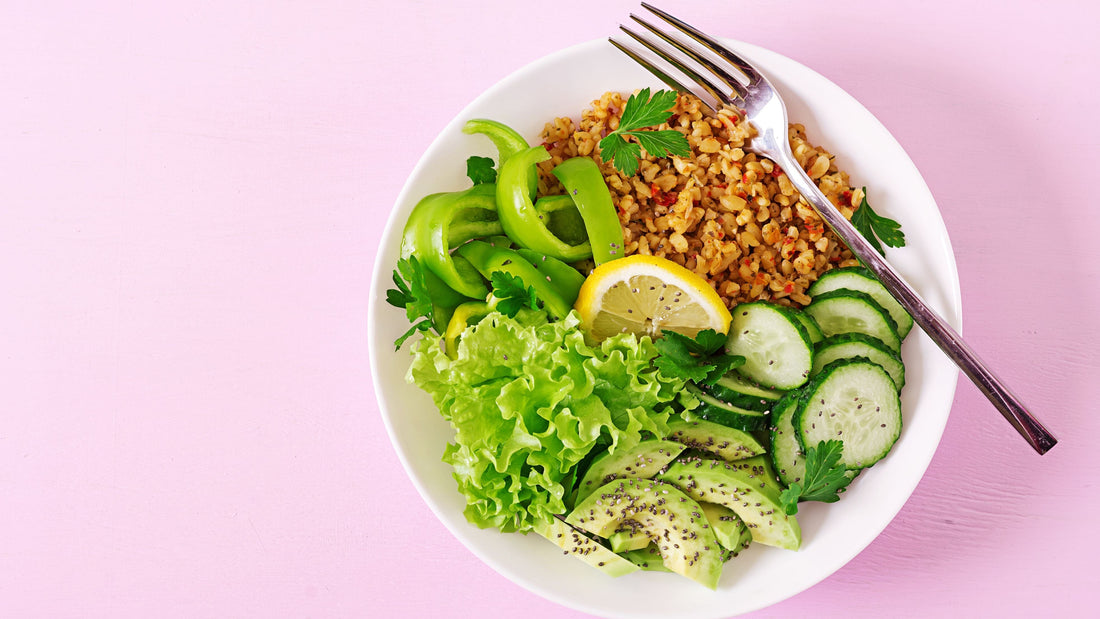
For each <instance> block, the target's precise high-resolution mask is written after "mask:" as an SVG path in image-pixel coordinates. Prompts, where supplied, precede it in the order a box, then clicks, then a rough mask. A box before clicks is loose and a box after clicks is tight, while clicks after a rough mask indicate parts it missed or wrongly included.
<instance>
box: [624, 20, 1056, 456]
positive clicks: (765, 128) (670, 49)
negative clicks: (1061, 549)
mask: <svg viewBox="0 0 1100 619" xmlns="http://www.w3.org/2000/svg"><path fill="white" fill-rule="evenodd" d="M642 6H643V7H644V8H645V9H647V10H648V11H650V12H651V13H653V14H654V15H656V16H657V17H658V18H660V19H661V20H662V21H663V22H664V23H665V24H667V25H668V26H671V28H672V31H671V32H670V31H668V30H662V29H660V28H657V27H655V26H653V25H652V24H650V23H648V22H646V21H645V20H644V19H642V18H640V17H638V16H636V15H631V18H632V19H633V20H634V21H635V22H637V23H638V24H639V25H640V26H642V28H643V29H644V31H643V32H637V31H635V30H631V29H630V28H627V27H625V26H623V27H622V30H623V32H625V33H626V34H627V35H629V36H630V38H631V39H633V40H634V41H636V42H637V43H638V44H640V45H641V46H642V47H644V48H645V49H646V50H648V52H649V54H651V55H653V56H655V57H656V58H658V59H660V61H662V62H663V63H666V64H667V65H668V66H669V67H671V68H672V69H673V70H674V71H676V72H678V73H680V74H682V75H684V76H686V77H687V78H688V79H689V80H691V81H692V82H694V83H695V86H696V87H695V88H692V87H689V86H687V85H685V84H684V83H682V82H680V81H679V80H677V79H676V78H675V77H673V76H672V75H670V73H669V72H668V71H666V70H664V69H662V68H661V64H660V63H659V62H657V63H655V62H653V61H651V60H650V59H648V58H647V57H646V56H647V54H646V53H645V52H638V51H635V50H634V49H633V48H631V47H630V46H629V45H626V44H623V43H620V42H618V41H616V40H614V39H610V41H611V43H612V44H613V45H614V46H615V47H617V48H619V49H620V50H622V51H623V52H624V53H625V54H627V55H628V56H630V58H632V59H633V60H634V61H636V62H637V63H639V64H641V65H642V66H643V67H645V68H646V69H648V70H649V71H650V72H651V73H653V74H654V75H655V76H657V78H658V79H660V80H661V81H662V82H664V83H666V84H668V85H669V86H671V87H672V88H674V89H676V90H679V91H681V92H690V93H693V94H695V95H698V96H699V97H700V99H701V100H702V101H703V102H704V103H705V104H706V105H708V106H709V107H711V108H712V109H714V108H716V107H720V106H721V105H727V106H730V107H733V108H737V109H739V110H741V111H743V112H744V115H745V119H746V120H747V121H748V122H750V123H752V124H753V126H754V127H755V128H756V136H755V137H754V138H753V139H752V140H751V142H749V144H748V145H747V147H746V150H750V151H752V152H755V153H757V154H759V155H762V156H764V157H767V158H768V159H771V160H772V161H774V162H775V163H776V164H778V165H779V166H780V168H782V169H783V171H784V172H786V174H787V177H788V178H789V179H790V181H791V184H793V185H794V186H795V188H796V189H798V192H799V193H800V194H801V195H802V197H803V198H804V199H805V200H806V201H807V202H808V203H809V204H810V205H811V206H813V207H814V209H815V210H816V211H817V213H818V214H819V215H820V216H821V218H822V219H824V220H825V222H826V223H827V224H828V225H829V227H830V228H832V230H833V231H834V232H835V233H836V234H837V236H839V237H840V238H841V239H842V240H843V241H844V242H845V243H846V244H847V245H848V247H849V248H850V249H851V250H852V253H853V254H855V255H856V257H857V258H859V260H860V261H861V262H863V264H864V265H866V266H867V268H869V269H870V270H871V271H872V272H873V273H874V274H875V275H876V276H877V277H878V278H879V280H880V281H881V282H882V284H883V285H884V286H886V288H887V289H888V290H889V291H890V293H891V294H892V295H893V296H894V298H896V299H897V300H898V302H899V303H901V305H902V306H903V307H905V309H906V310H908V311H909V313H910V314H911V315H912V316H913V320H914V322H915V323H916V324H917V325H919V326H920V328H921V329H922V330H923V331H924V332H925V333H927V334H928V336H929V337H930V338H931V339H932V340H933V341H934V342H936V344H937V345H939V347H940V349H942V350H943V352H944V353H945V354H946V355H947V356H948V357H949V358H950V359H951V360H952V361H953V362H954V363H955V365H957V366H958V367H959V369H960V370H962V371H963V373H964V374H966V376H967V377H968V378H969V379H970V380H971V381H972V382H973V383H974V384H975V385H977V387H978V389H980V390H981V392H982V393H983V394H985V396H986V397H987V398H989V400H990V402H992V403H993V405H994V406H995V407H996V408H997V410H998V411H1000V412H1001V414H1002V415H1003V416H1004V417H1005V419H1006V420H1008V422H1009V423H1011V424H1012V426H1013V427H1014V428H1015V429H1016V431H1017V432H1019V433H1020V435H1021V436H1023V437H1024V438H1025V439H1026V440H1027V441H1028V443H1029V444H1030V445H1031V446H1032V448H1034V449H1035V451H1036V452H1038V453H1040V454H1043V453H1046V452H1047V451H1048V450H1049V449H1050V448H1051V447H1053V446H1054V445H1055V444H1056V443H1057V442H1058V441H1057V439H1055V438H1054V436H1053V435H1051V433H1050V432H1049V431H1048V430H1047V429H1046V428H1044V427H1043V425H1042V424H1041V423H1040V422H1039V421H1038V420H1037V419H1035V417H1034V416H1032V415H1031V414H1030V413H1029V412H1028V411H1027V409H1026V408H1024V406H1023V404H1022V403H1021V402H1020V401H1019V399H1017V398H1016V396H1015V395H1013V394H1012V392H1011V391H1009V389H1008V388H1007V387H1006V386H1005V385H1004V384H1003V383H1002V382H1001V381H1000V380H999V379H998V378H997V377H996V376H995V375H994V374H993V373H992V372H991V371H990V370H989V369H988V368H987V367H986V365H985V364H984V363H983V362H982V361H981V360H980V359H979V358H978V356H977V355H976V354H975V353H974V351H973V350H971V348H970V347H969V346H968V345H967V344H966V342H965V341H963V339H962V337H961V336H960V335H959V334H958V333H957V332H956V331H955V330H954V329H953V328H951V326H950V325H948V324H947V322H946V321H944V320H943V318H941V317H940V316H939V315H938V314H937V313H936V312H935V311H934V310H933V309H932V308H930V307H929V306H928V305H927V304H926V303H925V302H924V301H923V300H922V299H921V298H920V296H919V295H918V294H917V293H916V291H914V290H913V288H912V287H911V286H909V284H907V283H906V282H905V280H903V279H902V278H901V276H900V275H899V274H898V273H897V271H895V270H894V269H893V267H891V266H890V264H889V263H887V262H886V260H884V259H883V258H882V256H880V255H879V254H878V252H877V251H875V249H874V248H873V247H872V246H871V244H870V243H868V242H867V240H866V239H864V238H863V236H862V235H861V234H860V233H859V232H858V231H857V230H856V229H855V227H854V226H853V225H852V224H851V222H849V221H848V220H847V219H845V217H844V216H843V215H842V214H841V213H840V211H839V210H838V209H837V208H836V207H835V206H834V205H833V204H832V202H830V201H829V199H828V198H826V197H825V195H824V194H822V193H821V191H820V190H819V189H818V188H817V185H816V184H815V183H814V182H813V180H811V179H810V177H809V176H808V175H807V174H806V172H805V171H804V170H803V169H802V166H800V165H799V164H798V162H797V160H795V158H794V155H793V154H792V153H791V147H790V142H789V141H788V134H787V129H788V125H787V109H786V106H785V105H784V104H783V101H782V99H781V98H780V97H779V93H778V92H777V91H776V90H775V88H774V87H772V85H771V83H770V82H768V79H767V78H766V77H765V76H764V75H763V74H762V73H760V71H758V70H757V69H756V68H755V67H753V66H752V65H751V64H750V63H749V62H748V61H746V60H744V59H743V58H741V57H740V56H738V55H737V54H735V53H733V52H732V51H731V50H729V49H728V48H726V47H725V46H723V45H722V44H721V43H719V42H718V41H717V40H716V39H714V38H712V37H710V36H708V35H706V34H704V33H703V32H701V31H699V30H698V29H696V28H694V27H692V26H690V25H688V24H686V23H684V22H683V21H681V20H679V19H677V18H675V17H673V16H672V15H669V14H668V13H666V12H664V11H662V10H660V9H658V8H656V7H653V6H651V5H649V4H646V3H644V2H643V3H642ZM704 72H705V73H709V74H710V76H712V77H707V76H706V75H705V74H704ZM708 97H709V98H712V99H713V101H714V103H711V102H710V101H708V100H707V99H708Z"/></svg>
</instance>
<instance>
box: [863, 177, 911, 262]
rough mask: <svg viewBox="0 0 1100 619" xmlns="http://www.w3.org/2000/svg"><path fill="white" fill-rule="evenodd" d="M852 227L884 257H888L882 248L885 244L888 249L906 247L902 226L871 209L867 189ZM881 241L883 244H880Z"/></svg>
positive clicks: (864, 191) (864, 190) (864, 189)
mask: <svg viewBox="0 0 1100 619" xmlns="http://www.w3.org/2000/svg"><path fill="white" fill-rule="evenodd" d="M852 225H853V226H855V228H856V230H859V233H860V234H862V235H863V238H865V239H867V242H868V243H870V244H871V247H874V248H875V251H877V252H878V253H879V254H882V255H883V256H885V255H886V251H885V250H884V249H883V248H882V244H883V243H885V244H886V246H887V247H905V234H903V233H902V231H901V224H900V223H898V222H896V221H894V220H893V219H890V218H888V217H883V216H882V215H879V214H878V213H876V212H875V211H874V210H872V209H871V205H870V204H868V203H867V188H866V187H864V188H863V201H862V202H860V204H859V208H857V209H856V210H855V211H854V212H853V213H852ZM879 239H881V240H882V243H879Z"/></svg>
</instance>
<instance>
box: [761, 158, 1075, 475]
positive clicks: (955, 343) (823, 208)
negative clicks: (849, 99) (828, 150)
mask: <svg viewBox="0 0 1100 619" xmlns="http://www.w3.org/2000/svg"><path fill="white" fill-rule="evenodd" d="M777 159H783V160H785V161H780V162H779V163H780V166H781V167H782V168H783V170H785V171H786V170H790V171H792V172H793V173H792V174H788V175H787V176H788V178H790V180H791V183H792V184H793V185H794V186H795V188H796V189H798V191H799V193H801V194H802V196H803V197H804V198H805V199H806V201H807V202H809V203H810V204H811V205H812V206H813V207H814V209H815V210H816V211H817V212H818V214H819V215H821V218H822V219H824V220H825V222H826V223H827V224H829V227H830V228H832V229H833V231H834V232H836V234H837V236H839V237H840V238H841V239H842V240H843V241H844V242H845V243H846V244H847V245H848V247H849V248H850V249H851V250H852V253H853V254H855V255H856V257H857V258H859V260H860V261H861V262H863V264H864V265H866V266H867V268H868V269H870V270H871V271H872V272H873V273H874V274H875V275H876V276H877V277H878V279H879V281H881V282H882V284H883V285H884V286H886V289H887V290H889V291H890V294H892V295H894V298H895V299H897V300H898V302H899V303H901V305H902V307H904V308H905V309H906V310H907V311H908V312H909V314H910V315H912V316H913V321H914V322H915V323H917V324H918V325H920V328H921V329H922V330H923V331H924V332H925V333H927V334H928V337H930V338H931V339H932V341H934V342H935V343H936V344H937V345H938V346H939V347H940V349H941V350H943V352H944V353H945V354H946V355H947V356H948V357H949V358H950V359H951V361H952V362H954V363H955V365H956V366H958V368H959V369H960V370H962V371H963V373H964V374H966V376H967V377H968V378H969V379H970V380H971V382H973V383H974V384H975V385H977V387H978V389H979V390H980V391H981V392H982V393H983V394H984V395H985V397H987V398H989V401H990V402H992V403H993V406H994V407H996V408H997V410H998V411H1000V413H1001V414H1002V415H1004V418H1005V419H1007V420H1008V422H1009V423H1010V424H1012V427H1014V428H1016V431H1017V432H1019V433H1020V435H1021V436H1023V437H1024V439H1025V440H1027V442H1028V443H1029V444H1030V445H1031V447H1032V448H1033V449H1035V451H1036V452H1038V453H1039V454H1044V453H1046V452H1047V451H1048V450H1049V449H1050V448H1051V447H1054V445H1055V444H1056V443H1057V442H1058V439H1056V438H1054V436H1053V435H1052V434H1051V433H1050V432H1049V431H1048V430H1047V429H1046V428H1045V427H1043V424H1041V423H1040V422H1039V420H1037V419H1036V418H1035V417H1033V416H1032V415H1031V413H1029V412H1028V411H1027V409H1026V408H1025V407H1024V405H1023V403H1021V402H1020V400H1019V398H1017V397H1016V396H1015V395H1013V393H1012V392H1011V391H1010V390H1009V389H1008V387H1007V386H1005V384H1004V383H1002V382H1001V381H1000V379H998V378H997V377H996V376H995V375H994V374H993V372H992V371H990V369H989V368H988V367H986V365H985V363H984V362H982V360H981V359H980V358H979V357H978V355H977V354H976V353H975V352H974V351H973V350H972V349H971V348H970V346H968V345H967V343H966V342H965V341H963V339H962V336H960V335H959V333H958V332H957V331H955V330H954V329H953V328H951V325H949V324H947V322H946V321H945V320H944V319H943V318H941V317H940V316H939V314H937V313H936V311H935V310H933V309H932V308H931V307H929V306H928V304H927V303H925V302H924V300H923V299H921V297H920V295H918V294H917V292H916V291H915V290H913V288H912V286H910V285H909V284H908V283H906V282H905V280H904V279H902V277H901V275H899V274H898V272H897V271H895V270H894V268H893V267H891V266H890V264H889V263H888V262H886V260H884V259H883V258H882V256H880V255H879V253H878V252H877V251H876V250H875V248H874V247H872V246H871V244H870V243H868V242H867V240H866V239H865V238H863V235H862V234H860V233H859V231H858V230H856V228H855V226H853V225H852V223H851V222H850V221H848V220H847V219H846V218H845V217H844V215H842V214H841V212H840V210H839V209H837V208H836V207H835V206H834V205H833V203H832V202H830V201H829V199H828V198H826V197H825V195H824V194H823V193H821V191H820V190H819V189H818V188H817V185H816V184H815V183H814V182H813V181H812V180H810V178H809V176H807V175H806V174H805V172H803V170H802V166H800V165H798V162H797V161H795V160H794V158H793V157H790V156H780V157H777ZM799 172H802V173H801V174H800V173H799Z"/></svg>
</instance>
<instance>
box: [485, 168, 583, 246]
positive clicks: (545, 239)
mask: <svg viewBox="0 0 1100 619" xmlns="http://www.w3.org/2000/svg"><path fill="white" fill-rule="evenodd" d="M549 158H550V153H548V152H546V149H545V148H543V147H541V146H535V147H532V148H529V149H527V150H525V151H522V152H520V153H517V154H515V155H513V156H512V157H510V158H508V160H507V161H505V162H504V163H503V164H502V165H501V166H500V173H499V174H498V175H497V213H498V215H499V216H500V223H501V225H503V226H504V232H505V233H506V234H507V235H508V236H509V237H510V238H511V239H512V240H513V241H515V242H516V244H517V245H519V246H521V247H526V248H527V249H533V250H535V251H537V252H539V253H540V254H543V255H546V256H550V257H552V258H557V259H559V260H564V261H566V262H577V261H579V260H584V259H585V258H588V257H590V256H591V255H592V250H591V248H590V247H589V244H588V243H587V242H585V243H582V244H580V245H570V244H569V243H566V242H565V241H563V240H562V239H560V238H558V237H557V236H555V235H554V233H553V232H551V231H550V229H549V228H547V227H546V221H545V219H544V218H543V217H542V216H540V214H539V212H538V209H536V208H535V205H534V203H533V202H532V201H531V196H530V195H529V193H528V191H527V184H526V180H525V179H526V174H527V173H528V172H529V171H530V170H532V169H534V168H535V165H536V164H537V163H539V162H540V161H546V160H547V159H549ZM582 216H583V213H582Z"/></svg>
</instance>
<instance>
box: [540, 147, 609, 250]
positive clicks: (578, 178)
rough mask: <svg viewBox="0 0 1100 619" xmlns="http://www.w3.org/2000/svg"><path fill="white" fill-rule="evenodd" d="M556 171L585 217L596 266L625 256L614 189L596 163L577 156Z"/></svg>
mask: <svg viewBox="0 0 1100 619" xmlns="http://www.w3.org/2000/svg"><path fill="white" fill-rule="evenodd" d="M553 172H554V176H556V177H558V180H560V181H561V184H562V185H564V186H565V193H566V195H568V196H570V197H571V198H573V202H574V203H576V205H577V210H578V211H580V214H581V217H582V218H583V219H584V229H585V230H586V231H587V232H588V243H589V245H591V248H592V260H593V261H594V262H595V263H596V266H599V265H601V264H603V263H605V262H608V261H610V260H614V259H616V258H622V257H623V228H622V226H621V225H620V224H619V214H618V212H617V211H616V209H615V204H614V203H613V202H612V201H611V191H610V190H609V189H608V188H607V183H606V182H604V180H603V173H602V172H600V167H599V166H598V165H596V162H595V161H592V160H591V159H589V158H588V157H573V158H572V159H566V160H565V161H563V162H561V163H560V164H559V165H558V166H557V167H555V168H554V170H553Z"/></svg>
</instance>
